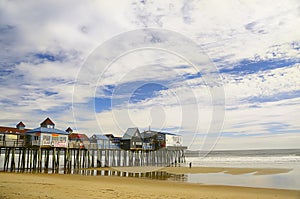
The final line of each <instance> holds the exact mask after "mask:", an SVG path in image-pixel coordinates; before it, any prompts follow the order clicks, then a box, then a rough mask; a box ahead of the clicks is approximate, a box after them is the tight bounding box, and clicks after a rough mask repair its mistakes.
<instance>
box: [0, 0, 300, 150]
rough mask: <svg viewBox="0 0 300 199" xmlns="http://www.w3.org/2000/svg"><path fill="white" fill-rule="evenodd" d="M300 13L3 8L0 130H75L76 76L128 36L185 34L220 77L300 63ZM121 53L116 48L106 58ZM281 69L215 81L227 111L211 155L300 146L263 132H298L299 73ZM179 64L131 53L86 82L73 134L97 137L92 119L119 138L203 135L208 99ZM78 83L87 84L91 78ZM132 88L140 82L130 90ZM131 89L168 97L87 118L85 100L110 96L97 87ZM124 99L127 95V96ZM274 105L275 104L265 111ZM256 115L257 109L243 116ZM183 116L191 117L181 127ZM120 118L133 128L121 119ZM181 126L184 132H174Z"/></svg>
mask: <svg viewBox="0 0 300 199" xmlns="http://www.w3.org/2000/svg"><path fill="white" fill-rule="evenodd" d="M299 7H300V4H299V2H298V1H293V0H291V1H286V2H284V3H283V2H274V1H263V2H261V1H249V2H240V1H234V0H232V1H226V2H220V1H161V2H155V3H154V2H153V1H147V2H146V4H142V3H139V2H128V1H122V2H120V1H108V2H104V1H102V2H100V1H99V2H96V1H87V2H84V3H83V2H80V1H77V2H74V1H64V2H60V1H48V2H40V3H38V2H36V1H26V2H24V3H22V2H18V3H16V2H12V1H1V2H0V13H1V14H0V16H1V19H2V20H1V22H0V31H1V35H0V41H1V46H2V48H1V49H0V57H1V60H2V61H1V62H0V70H1V72H2V71H4V70H7V71H9V72H7V73H5V75H2V74H1V76H0V84H1V86H0V91H1V93H5V95H1V96H0V104H1V107H3V108H2V112H3V113H1V116H0V121H1V123H3V124H14V121H15V120H23V118H24V119H26V120H27V126H30V127H35V126H37V125H38V124H39V122H40V121H41V120H43V118H44V117H47V116H49V115H50V117H51V116H52V117H54V118H53V119H54V120H55V122H56V123H57V125H58V127H61V128H62V129H64V128H65V127H67V126H72V125H75V124H74V123H73V119H74V118H73V115H72V109H71V106H72V92H73V86H74V80H76V75H77V72H78V71H79V69H80V67H81V66H82V65H83V63H85V60H86V59H88V56H89V55H90V54H91V53H92V52H93V50H95V49H96V48H97V47H98V46H99V45H101V44H102V43H103V42H105V41H107V40H108V39H110V38H111V37H113V36H115V35H117V34H120V33H122V32H124V31H129V30H132V29H135V28H144V27H162V28H166V29H170V30H173V31H176V32H179V33H181V34H184V35H185V36H187V37H190V38H192V39H193V41H195V42H196V43H198V44H199V45H200V46H201V47H202V48H203V50H204V52H206V53H207V54H208V55H209V57H211V58H212V59H213V60H217V59H218V60H219V61H217V62H216V64H217V66H218V67H219V68H227V69H230V68H233V67H234V66H235V65H237V64H238V63H239V62H240V61H241V60H244V59H246V60H248V59H249V60H269V59H273V60H275V61H276V59H279V60H294V62H296V61H295V60H297V59H299V58H300V53H299V41H300V32H299V30H300V26H299V24H300V13H299ZM124 43H125V42H124ZM121 45H123V44H121V43H120V44H119V46H118V45H117V46H113V48H112V49H111V51H114V50H117V49H118V48H120V47H121ZM297 45H298V47H297ZM122 47H123V46H122ZM187 50H188V49H187ZM37 53H40V54H44V55H45V56H47V55H51V56H54V57H55V58H56V60H55V61H49V60H46V59H45V60H43V61H41V60H40V59H38V58H37V56H36V54H37ZM107 53H110V52H107ZM288 64H289V63H288V62H287V66H286V67H282V68H275V69H269V70H265V71H260V72H255V71H254V72H255V73H252V74H245V75H240V74H237V73H236V74H222V76H223V81H224V87H225V91H226V108H227V111H226V118H225V122H224V128H223V131H224V137H221V138H220V142H219V144H218V145H217V147H218V148H222V147H223V148H226V147H227V146H229V145H231V144H233V143H234V144H233V145H232V146H234V147H235V148H243V147H251V146H253V143H258V144H257V145H255V146H257V147H280V144H279V143H280V142H279V140H280V139H284V140H285V142H284V146H285V147H294V146H296V145H295V141H294V140H298V138H299V136H297V134H296V133H295V134H282V135H272V134H271V133H272V130H270V128H273V127H274V124H282V125H285V129H284V130H285V131H287V132H288V131H292V130H293V131H297V130H300V126H299V124H298V123H297V118H299V114H298V113H299V108H298V107H299V96H297V92H299V90H300V88H299V85H300V82H299V79H300V77H299V74H300V68H299V67H300V66H299V64H294V65H292V66H288ZM183 65H187V63H186V62H185V61H184V60H182V59H181V58H179V57H176V56H175V55H172V54H169V53H168V52H162V51H151V50H148V51H137V52H133V53H130V54H126V55H125V56H124V57H121V58H120V59H118V60H116V62H114V63H113V64H112V65H111V66H110V67H109V68H108V70H107V71H106V72H105V73H104V74H103V76H102V77H101V79H100V81H98V78H99V77H100V76H101V74H93V75H94V76H93V78H95V79H93V81H92V82H93V83H94V84H89V85H87V86H86V85H84V84H82V85H79V87H78V89H77V90H76V92H77V93H76V96H75V98H74V99H75V101H77V102H80V103H82V104H78V106H77V107H76V108H77V110H76V111H78V112H79V113H80V118H79V119H80V120H78V121H76V125H77V127H78V129H79V130H81V131H85V132H86V133H89V134H91V133H92V132H93V133H94V132H95V131H98V130H99V126H98V123H97V120H98V122H99V124H100V128H101V129H102V131H104V132H112V133H116V134H121V132H122V131H124V130H125V129H126V127H128V126H130V125H135V126H140V127H142V128H147V126H148V125H149V124H151V125H153V127H154V128H155V126H157V128H160V127H166V128H173V129H175V130H178V131H180V132H181V133H185V134H186V135H190V134H191V132H193V131H194V130H195V128H196V131H198V132H206V131H207V129H208V128H209V124H210V122H211V118H212V107H211V103H212V102H211V95H210V93H209V90H208V89H207V87H205V82H204V80H203V79H201V78H194V79H185V78H184V75H195V74H196V72H197V71H195V70H194V68H192V67H186V68H184V67H181V66H183ZM89 72H91V73H92V72H93V70H90V71H89ZM3 74H4V72H3ZM83 77H84V78H87V79H88V78H91V76H90V74H88V73H87V74H83ZM94 80H95V81H94ZM138 80H140V82H142V83H137V81H138ZM132 82H136V84H135V85H134V84H132V85H134V86H135V87H137V86H141V84H143V83H144V82H156V83H160V84H162V85H164V86H165V87H167V88H169V89H168V90H163V91H160V92H158V93H157V95H156V96H155V97H152V98H150V99H146V100H145V101H141V102H139V103H137V104H134V106H133V105H132V104H131V105H129V106H128V107H127V106H124V105H126V103H125V104H124V103H123V104H122V103H121V104H118V105H119V106H115V107H114V114H115V116H114V115H113V114H112V112H110V111H108V110H106V111H103V112H101V113H97V114H96V115H94V112H93V111H94V110H93V104H91V98H93V97H94V96H97V97H104V96H105V97H107V96H109V95H107V93H105V92H104V91H103V88H101V87H99V86H101V85H112V86H115V87H116V89H118V87H119V86H120V85H126V84H128V83H132ZM96 86H98V90H97V92H96V91H95V89H96V88H97V87H96ZM130 89H131V90H130ZM128 90H129V91H132V88H128ZM46 92H52V93H53V95H51V94H46ZM121 94H122V95H121ZM131 94H132V92H125V91H124V92H119V93H115V96H113V97H114V98H116V99H117V98H118V99H119V100H122V99H123V100H124V99H128V98H129V97H130V96H131ZM285 94H291V97H290V99H289V98H284V95H285ZM293 94H294V96H293ZM276 97H277V99H276V100H269V101H266V102H264V100H265V99H272V98H276ZM281 98H282V99H281ZM257 99H261V100H257ZM84 103H87V105H86V106H85V105H84ZM253 106H256V107H259V108H249V107H253ZM195 110H198V113H196V112H195ZM182 111H185V112H186V113H190V114H187V116H186V115H184V117H185V118H182V117H181V116H182ZM127 115H129V116H130V118H129V119H131V121H126V120H125V119H126V118H125V119H124V117H125V116H126V117H127ZM16 118H17V119H16ZM120 118H121V119H120ZM122 118H123V119H124V120H122ZM77 119H78V118H77ZM127 119H128V118H127ZM116 120H117V121H116ZM183 120H184V124H182V125H179V124H181V122H182V121H183ZM16 122H17V121H16ZM116 122H117V124H118V125H119V126H118V125H116ZM197 122H198V123H197ZM25 123H26V121H25ZM197 124H198V125H199V126H197ZM279 126H280V125H279ZM180 127H181V129H179V128H180ZM275 127H276V126H275ZM232 132H234V133H237V134H238V133H248V134H255V133H257V132H260V133H263V134H264V135H263V136H262V137H257V136H253V137H238V136H237V137H235V138H234V139H232V140H231V139H229V138H227V137H226V133H232ZM267 135H268V136H271V137H269V138H270V139H269V140H271V141H272V142H270V143H268V144H266V145H263V143H266V141H267V140H268V138H267V137H266V136H267ZM285 135H286V137H285ZM272 136H273V137H272ZM190 139H191V138H190V137H189V138H188V139H187V140H190ZM256 139H259V140H256ZM291 139H293V140H291ZM237 142H238V143H243V142H247V143H246V144H244V145H242V144H237Z"/></svg>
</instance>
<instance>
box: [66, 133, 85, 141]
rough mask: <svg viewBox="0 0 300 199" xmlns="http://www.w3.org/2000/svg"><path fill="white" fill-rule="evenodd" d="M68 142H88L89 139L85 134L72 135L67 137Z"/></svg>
mask: <svg viewBox="0 0 300 199" xmlns="http://www.w3.org/2000/svg"><path fill="white" fill-rule="evenodd" d="M69 139H70V140H81V141H89V138H88V136H87V135H86V134H81V133H72V134H70V135H69Z"/></svg>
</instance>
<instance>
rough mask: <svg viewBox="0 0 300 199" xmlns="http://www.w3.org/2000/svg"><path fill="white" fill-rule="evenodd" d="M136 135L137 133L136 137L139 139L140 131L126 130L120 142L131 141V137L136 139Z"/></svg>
mask: <svg viewBox="0 0 300 199" xmlns="http://www.w3.org/2000/svg"><path fill="white" fill-rule="evenodd" d="M136 133H138V135H139V136H138V137H140V131H139V129H138V128H136V127H135V128H128V129H127V131H126V132H125V134H124V135H123V137H122V140H128V139H131V138H132V137H137V136H136Z"/></svg>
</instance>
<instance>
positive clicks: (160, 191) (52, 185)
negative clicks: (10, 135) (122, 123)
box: [0, 167, 300, 199]
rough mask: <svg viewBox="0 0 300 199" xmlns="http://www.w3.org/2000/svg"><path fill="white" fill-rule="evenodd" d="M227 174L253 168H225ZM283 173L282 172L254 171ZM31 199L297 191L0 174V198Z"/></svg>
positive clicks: (286, 194) (292, 194) (267, 198)
mask: <svg viewBox="0 0 300 199" xmlns="http://www.w3.org/2000/svg"><path fill="white" fill-rule="evenodd" d="M218 169H219V170H221V171H223V172H224V168H191V169H190V168H185V167H181V168H180V167H179V168H164V169H163V170H167V171H168V172H173V173H187V172H198V173H199V172H200V173H201V172H218V171H219V170H218ZM227 170H228V171H229V172H231V173H234V174H236V175H238V174H239V173H245V172H253V170H257V169H253V170H251V169H248V170H246V169H234V168H231V169H228V168H227ZM257 172H258V173H263V172H266V173H267V172H271V173H274V172H284V170H282V171H281V170H280V171H279V170H268V169H265V170H264V171H263V170H259V171H257ZM15 198H16V199H18V198H20V199H21V198H22V199H32V198H33V199H35V198H88V199H89V198H175V199H176V198H181V199H183V198H189V199H190V198H207V199H210V198H214V199H216V198H244V199H247V198H249V199H250V198H251V199H252V198H264V199H271V198H277V199H278V198H285V199H288V198H295V199H296V198H300V190H298V191H295V190H282V189H264V188H248V187H233V186H216V185H202V184H191V183H183V182H170V181H160V180H151V179H141V178H131V177H117V176H82V175H62V174H29V173H23V174H22V173H0V199H15Z"/></svg>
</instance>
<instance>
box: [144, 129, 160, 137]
mask: <svg viewBox="0 0 300 199" xmlns="http://www.w3.org/2000/svg"><path fill="white" fill-rule="evenodd" d="M158 133H160V132H157V131H151V130H150V131H144V132H143V133H141V137H142V138H150V137H153V136H154V135H156V134H158Z"/></svg>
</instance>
